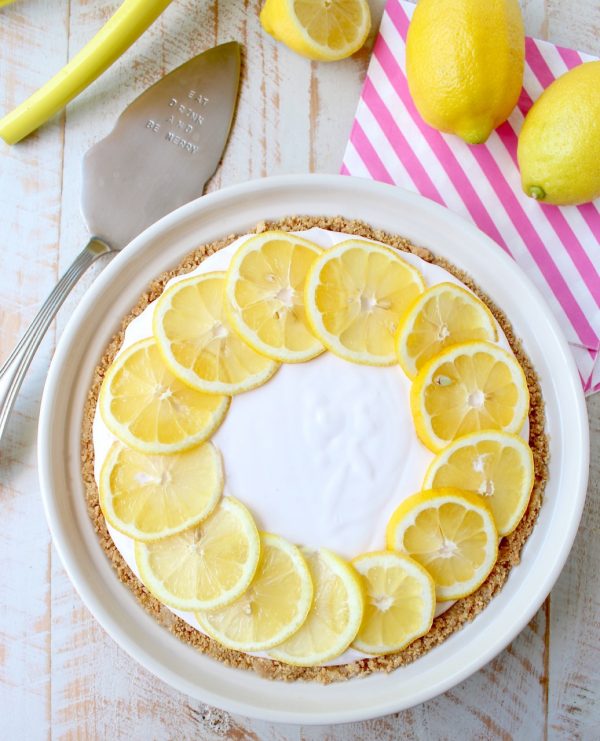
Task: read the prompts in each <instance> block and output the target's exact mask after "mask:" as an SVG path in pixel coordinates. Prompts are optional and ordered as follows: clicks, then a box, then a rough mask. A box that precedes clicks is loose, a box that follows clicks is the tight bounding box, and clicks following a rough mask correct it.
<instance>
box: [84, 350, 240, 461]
mask: <svg viewBox="0 0 600 741" xmlns="http://www.w3.org/2000/svg"><path fill="white" fill-rule="evenodd" d="M230 401H231V400H230V398H229V397H228V396H221V395H216V394H204V393H202V392H200V391H196V390H195V389H193V388H190V387H189V386H187V385H186V384H185V383H182V382H181V381H180V380H179V379H178V378H177V377H176V376H175V375H174V374H173V373H172V372H171V371H170V370H169V368H168V367H167V365H166V364H165V362H164V360H163V358H162V356H161V353H160V352H159V349H158V347H157V345H156V342H155V341H154V340H153V339H152V338H149V339H146V340H140V341H139V342H136V343H134V344H133V345H131V346H130V347H128V348H127V349H126V350H124V351H123V352H122V353H121V354H120V355H118V356H117V358H116V359H115V360H114V362H113V364H112V365H111V366H110V368H109V369H108V372H107V373H106V376H105V377H104V381H103V383H102V388H101V389H100V397H99V400H98V408H99V410H100V415H101V417H102V420H103V422H104V424H105V425H106V426H107V427H108V429H109V430H110V431H111V432H112V434H113V435H114V436H115V437H118V438H119V440H121V441H122V442H124V443H125V445H128V446H129V447H130V448H135V449H136V450H140V451H142V452H144V453H176V452H179V451H181V450H187V449H188V448H192V447H193V446H194V445H198V444H199V443H201V442H203V441H204V440H206V439H207V438H209V437H210V436H211V435H212V434H213V432H214V431H215V430H216V429H217V427H218V426H219V425H220V424H221V422H222V421H223V419H224V418H225V415H226V414H227V410H228V409H229V403H230Z"/></svg>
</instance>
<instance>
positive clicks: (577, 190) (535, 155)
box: [517, 62, 600, 205]
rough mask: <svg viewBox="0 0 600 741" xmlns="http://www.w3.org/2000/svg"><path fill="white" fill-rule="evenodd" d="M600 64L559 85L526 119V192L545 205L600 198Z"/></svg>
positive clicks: (522, 141) (522, 138)
mask: <svg viewBox="0 0 600 741" xmlns="http://www.w3.org/2000/svg"><path fill="white" fill-rule="evenodd" d="M599 122H600V62H587V63H586V64H581V65H580V66H579V67H575V68H574V69H572V70H571V71H570V72H567V73H566V74H564V75H563V76H562V77H559V78H558V79H557V80H555V81H554V82H553V83H552V84H551V85H550V86H549V87H548V88H546V90H544V92H543V93H542V95H541V96H540V97H539V98H538V100H537V101H536V102H535V105H534V106H533V108H532V109H531V110H530V111H529V113H528V114H527V117H526V118H525V122H524V124H523V128H522V129H521V133H520V135H519V146H518V149H517V157H518V160H519V167H520V168H521V182H522V185H523V190H524V191H525V193H527V195H528V196H531V197H532V198H535V199H536V200H538V201H541V202H542V203H552V204H556V205H568V204H577V203H586V202H587V201H592V200H593V199H594V198H598V197H599V196H600V123H599Z"/></svg>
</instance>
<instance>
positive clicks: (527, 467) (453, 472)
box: [423, 430, 534, 536]
mask: <svg viewBox="0 0 600 741" xmlns="http://www.w3.org/2000/svg"><path fill="white" fill-rule="evenodd" d="M533 481H534V466H533V454H532V452H531V449H530V447H529V445H527V443H526V442H525V441H524V440H523V439H522V438H521V437H519V436H518V435H511V434H509V433H507V432H498V431H495V430H484V431H483V432H475V433H473V434H471V435H465V436H464V437H460V438H458V440H455V441H454V442H453V443H451V444H450V445H449V446H448V447H447V448H444V450H442V452H441V453H439V454H438V455H437V456H436V457H435V458H434V459H433V461H432V462H431V465H430V466H429V469H428V470H427V473H426V474H425V480H424V482H423V488H424V489H438V488H440V487H448V486H451V487H453V488H456V489H463V490H466V491H472V492H475V493H477V494H479V495H480V496H483V497H485V501H486V503H487V504H488V505H489V507H490V509H491V510H492V514H493V515H494V521H495V523H496V528H497V529H498V535H500V536H504V535H508V534H509V533H511V532H512V531H513V530H514V529H515V528H516V526H517V525H518V524H519V520H520V519H521V518H522V517H523V515H524V514H525V510H526V509H527V503H528V502H529V497H530V495H531V490H532V488H533Z"/></svg>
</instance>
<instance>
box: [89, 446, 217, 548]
mask: <svg viewBox="0 0 600 741" xmlns="http://www.w3.org/2000/svg"><path fill="white" fill-rule="evenodd" d="M99 491H100V506H101V507H102V512H103V513H104V516H105V517H106V519H107V520H108V522H109V523H110V524H111V525H112V526H113V527H114V528H115V529H116V530H119V531H120V532H122V533H124V534H125V535H128V536H129V537H130V538H134V539H135V540H142V541H149V540H158V539H160V538H165V537H167V536H169V535H174V534H175V533H178V532H180V531H181V530H185V529H186V528H188V527H192V526H193V525H196V524H198V523H199V522H200V521H201V520H203V519H204V518H205V517H207V516H208V515H209V514H210V513H211V512H212V511H213V509H214V508H215V507H216V505H217V502H218V501H219V497H220V496H221V493H222V491H223V464H222V462H221V456H220V454H219V451H218V450H217V449H216V448H215V447H214V445H212V444H211V443H204V445H200V446H198V447H196V448H192V449H191V450H186V451H184V452H182V453H172V454H171V455H149V454H147V453H140V452H139V451H137V450H134V449H133V448H128V447H126V446H125V445H123V444H122V443H118V442H117V443H114V444H113V446H112V447H111V449H110V451H109V453H108V455H107V456H106V459H105V461H104V464H103V465H102V471H101V473H100V485H99Z"/></svg>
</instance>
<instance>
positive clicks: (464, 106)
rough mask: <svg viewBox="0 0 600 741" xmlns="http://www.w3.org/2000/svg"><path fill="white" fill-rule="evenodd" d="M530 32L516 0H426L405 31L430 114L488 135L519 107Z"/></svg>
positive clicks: (470, 137) (470, 134) (464, 133)
mask: <svg viewBox="0 0 600 741" xmlns="http://www.w3.org/2000/svg"><path fill="white" fill-rule="evenodd" d="M524 58H525V35H524V29H523V18H522V16H521V10H520V8H519V3H518V1H517V0H493V2H482V0H420V2H419V3H418V5H417V7H416V8H415V12H414V15H413V17H412V20H411V23H410V26H409V29H408V36H407V39H406V74H407V78H408V85H409V88H410V92H411V95H412V97H413V100H414V103H415V105H416V107H417V109H418V111H419V113H420V114H421V116H423V118H424V119H425V121H426V122H427V123H428V124H429V125H430V126H433V127H434V128H436V129H439V130H440V131H445V132H447V133H450V134H457V135H458V136H460V137H462V138H463V139H464V140H465V141H466V142H467V143H468V144H480V143H482V142H484V141H485V140H486V139H487V138H488V136H489V135H490V134H491V132H492V131H493V130H494V129H495V128H496V127H497V126H499V125H500V124H501V123H502V122H503V121H505V120H506V119H507V118H508V116H509V115H510V113H511V111H512V110H513V108H514V107H515V105H516V103H517V101H518V99H519V94H520V92H521V85H522V82H523V68H524Z"/></svg>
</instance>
